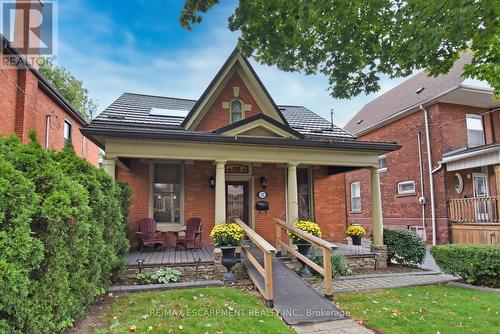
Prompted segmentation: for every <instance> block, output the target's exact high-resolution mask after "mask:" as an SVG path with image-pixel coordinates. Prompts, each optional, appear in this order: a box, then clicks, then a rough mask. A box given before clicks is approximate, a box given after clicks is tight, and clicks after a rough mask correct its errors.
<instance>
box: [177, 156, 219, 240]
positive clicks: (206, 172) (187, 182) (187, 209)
mask: <svg viewBox="0 0 500 334" xmlns="http://www.w3.org/2000/svg"><path fill="white" fill-rule="evenodd" d="M211 176H215V166H214V164H213V163H212V162H210V161H195V162H194V164H192V165H189V164H188V165H184V219H189V218H191V217H199V218H201V220H202V223H203V234H202V243H203V244H212V239H210V231H212V228H213V227H214V222H215V188H212V187H210V183H209V180H210V177H211Z"/></svg>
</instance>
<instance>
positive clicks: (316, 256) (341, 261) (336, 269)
mask: <svg viewBox="0 0 500 334" xmlns="http://www.w3.org/2000/svg"><path fill="white" fill-rule="evenodd" d="M309 258H310V259H311V260H312V261H313V262H314V263H316V264H317V265H319V266H321V267H322V266H323V255H322V254H321V252H320V251H319V250H318V249H317V248H315V247H313V248H312V249H311V252H310V253H309ZM330 260H331V261H332V276H333V277H337V276H348V275H351V274H352V270H351V268H349V265H348V264H347V259H346V258H345V256H344V255H342V254H339V253H332V254H331V256H330ZM313 272H314V273H315V274H316V275H319V274H318V273H317V272H316V271H315V270H313Z"/></svg>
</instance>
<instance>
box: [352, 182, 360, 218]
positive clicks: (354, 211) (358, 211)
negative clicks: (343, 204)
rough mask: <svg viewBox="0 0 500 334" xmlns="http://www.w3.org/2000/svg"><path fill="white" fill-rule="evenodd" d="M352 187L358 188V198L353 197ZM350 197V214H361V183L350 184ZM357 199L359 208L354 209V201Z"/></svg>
mask: <svg viewBox="0 0 500 334" xmlns="http://www.w3.org/2000/svg"><path fill="white" fill-rule="evenodd" d="M354 186H358V189H359V196H354V190H353V189H354ZM350 190H351V192H350V195H351V212H352V213H361V182H359V181H356V182H351V185H350ZM357 198H359V208H355V207H354V200H355V199H357Z"/></svg>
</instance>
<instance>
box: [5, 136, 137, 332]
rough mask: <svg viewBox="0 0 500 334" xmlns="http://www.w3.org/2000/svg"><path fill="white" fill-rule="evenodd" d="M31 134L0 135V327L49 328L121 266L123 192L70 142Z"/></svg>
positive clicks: (76, 311)
mask: <svg viewBox="0 0 500 334" xmlns="http://www.w3.org/2000/svg"><path fill="white" fill-rule="evenodd" d="M31 137H32V142H31V143H29V144H25V145H23V144H21V143H20V141H19V139H17V138H16V137H11V138H8V139H0V249H2V251H1V252H0V267H1V269H0V277H1V279H2V284H1V285H0V286H1V287H0V318H1V319H2V320H0V329H2V330H3V329H5V328H8V332H13V333H16V332H23V333H57V332H61V331H63V330H64V329H65V328H66V327H68V326H70V325H71V324H72V323H73V322H74V320H75V319H76V318H78V317H80V316H82V315H83V314H84V313H85V311H86V309H87V308H88V306H89V305H90V304H91V303H92V302H94V301H95V300H96V299H97V298H98V296H99V295H101V294H103V293H104V292H105V291H106V288H107V287H108V285H109V284H110V280H111V278H112V275H113V273H114V272H117V271H119V270H122V268H123V267H124V255H125V254H126V252H127V250H128V241H127V239H126V235H125V233H124V231H125V227H124V226H125V223H126V216H125V215H126V212H125V211H124V205H125V203H126V202H127V201H128V198H127V199H125V198H124V196H128V195H127V194H128V193H127V192H126V191H124V190H122V188H121V187H120V186H119V185H117V184H116V182H114V181H113V180H112V179H111V178H110V177H109V176H107V175H106V174H105V173H104V172H103V171H102V170H99V169H97V168H95V167H94V166H92V165H91V164H89V163H88V162H86V161H84V160H82V159H80V158H78V157H77V156H76V155H75V154H74V152H73V150H72V148H71V147H67V148H65V149H64V150H63V151H62V152H54V151H47V150H45V149H43V148H42V147H41V146H40V144H39V143H38V142H36V141H35V140H34V139H33V138H34V137H35V136H34V135H33V134H31ZM4 250H5V251H4Z"/></svg>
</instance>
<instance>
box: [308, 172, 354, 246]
mask: <svg viewBox="0 0 500 334" xmlns="http://www.w3.org/2000/svg"><path fill="white" fill-rule="evenodd" d="M313 180H314V183H313V184H314V185H313V189H314V200H313V201H314V220H315V221H316V223H318V225H319V226H320V228H321V232H322V234H323V239H326V240H329V241H334V242H345V229H346V224H347V220H346V202H345V182H344V175H342V174H337V175H328V169H327V168H326V167H323V168H318V169H313Z"/></svg>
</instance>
